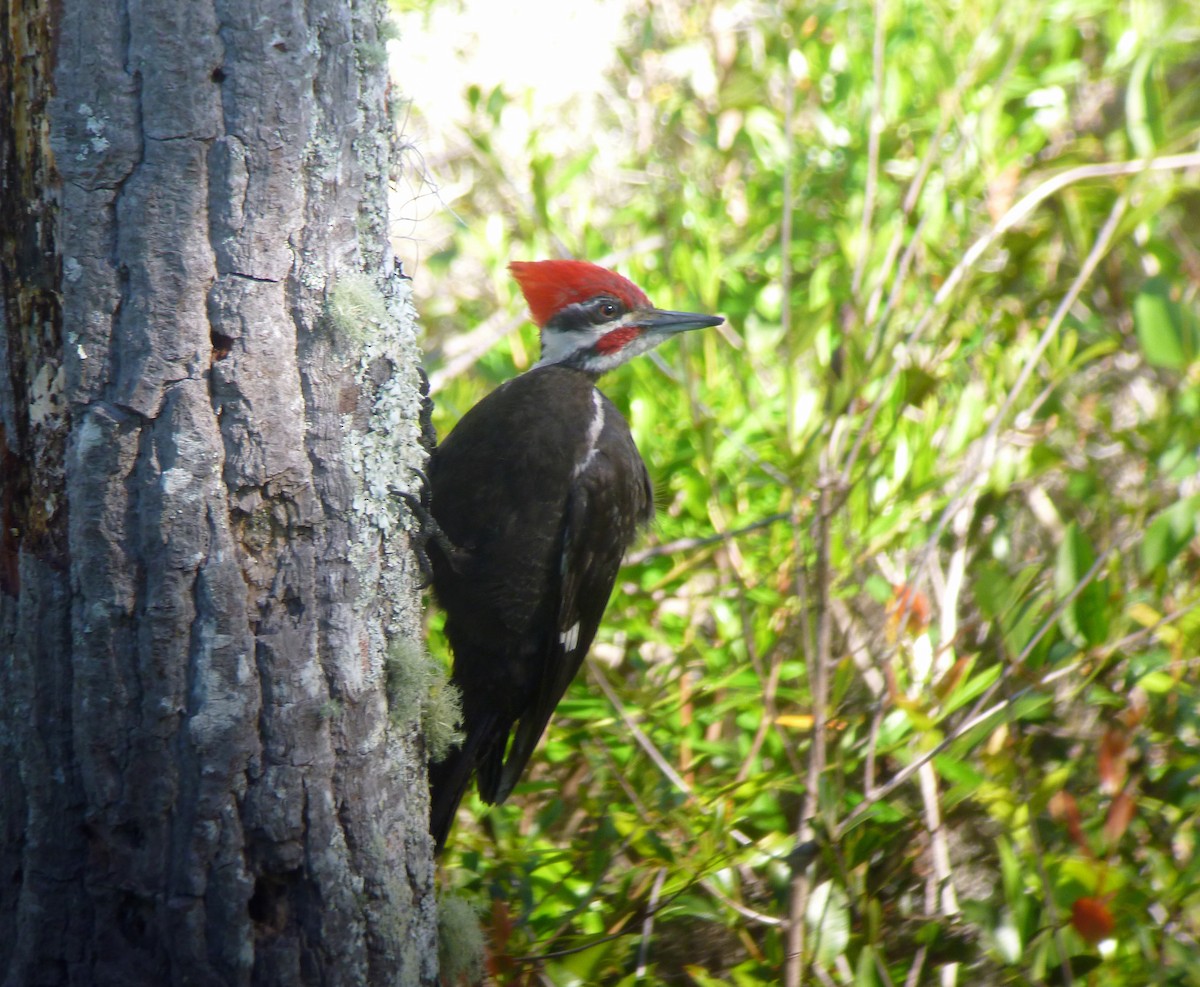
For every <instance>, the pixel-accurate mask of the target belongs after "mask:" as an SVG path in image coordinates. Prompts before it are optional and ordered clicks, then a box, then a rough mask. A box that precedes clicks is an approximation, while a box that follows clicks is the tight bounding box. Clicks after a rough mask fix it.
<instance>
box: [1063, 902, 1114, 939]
mask: <svg viewBox="0 0 1200 987" xmlns="http://www.w3.org/2000/svg"><path fill="white" fill-rule="evenodd" d="M1071 925H1073V926H1074V927H1075V931H1076V932H1078V933H1079V934H1080V935H1081V936H1083V938H1084V939H1086V940H1087V941H1088V942H1093V943H1094V942H1099V941H1100V940H1101V939H1107V938H1108V937H1109V936H1111V935H1112V933H1113V929H1115V928H1116V926H1117V923H1116V921H1115V920H1114V919H1113V917H1112V912H1110V911H1109V910H1108V906H1107V905H1106V904H1105V903H1104V902H1103V901H1101V900H1100V899H1099V898H1086V897H1085V898H1078V899H1076V901H1075V904H1073V905H1072V906H1071Z"/></svg>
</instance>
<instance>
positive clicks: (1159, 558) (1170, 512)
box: [1139, 496, 1200, 575]
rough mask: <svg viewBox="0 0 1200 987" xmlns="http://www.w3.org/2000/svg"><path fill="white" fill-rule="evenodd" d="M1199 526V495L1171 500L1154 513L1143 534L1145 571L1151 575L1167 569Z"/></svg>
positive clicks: (1142, 562)
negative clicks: (1173, 501) (1156, 513)
mask: <svg viewBox="0 0 1200 987" xmlns="http://www.w3.org/2000/svg"><path fill="white" fill-rule="evenodd" d="M1198 529H1200V496H1195V497H1188V498H1187V499H1186V500H1181V501H1179V503H1177V504H1172V505H1171V506H1170V507H1168V508H1167V509H1166V510H1165V511H1162V512H1160V513H1159V514H1158V515H1157V516H1155V518H1154V520H1153V521H1151V522H1150V524H1149V525H1148V526H1147V528H1146V534H1145V537H1143V538H1142V545H1141V551H1140V554H1139V558H1140V561H1141V566H1142V572H1143V573H1144V574H1145V575H1152V574H1154V573H1156V572H1161V571H1162V570H1163V569H1165V568H1166V567H1167V565H1168V563H1170V562H1171V560H1172V559H1174V558H1175V556H1176V555H1178V554H1179V553H1180V552H1182V551H1183V549H1184V548H1185V547H1186V546H1187V544H1188V542H1190V541H1191V540H1192V539H1193V538H1195V537H1196V533H1197V530H1198Z"/></svg>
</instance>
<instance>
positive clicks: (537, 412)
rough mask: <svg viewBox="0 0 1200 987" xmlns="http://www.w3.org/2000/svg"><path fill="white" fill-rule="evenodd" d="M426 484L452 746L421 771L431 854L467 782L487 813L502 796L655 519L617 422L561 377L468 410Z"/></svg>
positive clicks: (572, 379) (593, 393)
mask: <svg viewBox="0 0 1200 987" xmlns="http://www.w3.org/2000/svg"><path fill="white" fill-rule="evenodd" d="M548 408H553V409H554V413H553V415H547V409H548ZM598 416H602V421H601V422H599V427H597V425H598V422H597V418H598ZM497 436H503V437H504V441H502V442H498V441H497ZM477 477H486V478H487V480H486V482H478V480H477V479H476V478H477ZM429 483H430V492H431V510H432V513H433V516H434V518H435V519H436V520H437V522H438V524H439V526H440V527H441V529H442V532H443V533H444V534H445V535H446V537H447V539H448V540H449V541H450V542H451V543H452V544H453V545H454V550H453V552H452V554H451V556H449V557H448V555H447V553H446V552H445V551H443V550H442V548H440V547H439V546H438V544H437V543H436V542H431V543H430V546H429V559H430V563H431V565H432V568H433V587H434V591H435V592H436V594H437V596H438V600H439V602H440V603H441V605H442V606H443V608H444V609H445V610H446V636H447V637H448V639H449V641H450V646H451V648H452V649H453V651H454V656H455V660H454V675H453V677H454V680H455V682H456V684H458V685H459V688H460V689H461V691H462V694H463V728H464V732H465V734H466V739H465V740H464V742H463V744H462V746H461V747H460V748H459V749H458V750H455V751H453V752H451V754H450V755H449V756H448V757H447V758H446V759H445V760H443V761H442V762H440V763H439V764H435V765H431V767H430V788H431V798H432V811H431V822H430V831H431V832H432V834H433V836H434V839H435V841H436V845H437V847H438V849H439V850H440V849H441V847H442V846H443V845H444V843H445V840H446V836H447V834H448V833H449V830H450V825H451V823H452V822H453V818H454V813H455V810H456V809H457V807H458V803H459V801H460V800H461V798H462V796H463V793H464V792H465V790H466V786H467V783H468V781H469V779H470V776H471V773H472V770H475V771H477V773H478V778H479V792H480V795H481V796H482V797H483V799H484V800H485V801H486V802H489V803H495V802H503V801H504V799H505V798H507V796H508V794H509V792H511V791H512V788H513V785H514V784H516V781H517V779H518V778H519V777H520V775H521V772H522V771H523V770H524V768H525V765H526V763H527V762H528V760H529V757H530V755H531V754H532V753H533V750H534V748H535V747H536V746H537V742H538V738H540V737H541V735H542V732H543V731H544V730H545V728H546V724H547V722H548V721H549V719H550V715H551V714H552V713H553V712H554V708H555V706H557V705H558V701H559V700H560V699H561V698H562V696H563V693H564V692H565V691H566V689H567V686H568V685H569V684H570V683H571V680H572V679H573V678H574V677H575V674H576V672H577V671H578V670H579V666H580V664H581V663H582V661H583V658H584V656H585V655H586V654H587V651H588V648H589V647H590V646H591V643H592V639H593V638H594V637H595V635H596V629H597V628H598V627H599V625H600V618H601V617H602V616H603V614H604V608H605V606H606V605H607V603H608V599H609V596H610V595H611V593H612V588H613V584H614V582H615V581H616V578H617V571H618V569H619V568H620V565H621V558H622V556H623V555H624V553H625V551H626V549H627V548H628V547H629V545H630V543H631V542H632V541H633V539H634V537H635V535H636V534H637V529H638V526H639V525H640V524H643V523H646V522H649V521H650V520H651V518H652V517H653V495H652V489H651V485H650V477H649V475H648V474H647V472H646V467H645V464H644V463H643V462H642V457H641V455H640V454H639V453H638V450H637V446H636V445H635V444H634V441H633V436H632V435H631V434H630V432H629V427H628V425H627V424H626V423H625V420H624V418H623V417H622V416H621V414H620V412H618V411H617V409H616V407H615V406H614V405H613V404H612V402H611V401H609V400H608V398H606V397H605V396H604V395H603V394H601V393H600V392H599V391H598V390H597V389H596V387H595V385H594V383H593V380H592V377H591V376H590V375H589V374H587V373H584V372H582V371H579V370H574V369H569V368H566V367H561V366H548V367H541V368H538V369H535V370H531V371H529V372H528V373H526V374H523V375H522V376H520V377H517V378H514V379H513V380H510V381H508V382H507V383H505V384H503V385H501V386H500V387H499V388H497V389H496V390H495V391H493V392H492V393H491V394H490V395H488V397H486V398H485V399H484V400H482V401H480V402H479V404H477V405H476V406H475V407H474V408H472V409H471V411H469V412H468V413H467V414H466V415H465V416H464V417H463V419H462V421H461V422H459V424H458V426H457V427H456V428H455V429H454V430H453V431H452V432H451V433H450V435H449V436H447V438H446V439H445V441H444V442H443V443H442V444H441V445H440V446H438V448H437V449H436V450H435V452H434V454H433V456H432V458H431V460H430V464H429ZM548 522H549V523H548ZM510 738H511V743H510Z"/></svg>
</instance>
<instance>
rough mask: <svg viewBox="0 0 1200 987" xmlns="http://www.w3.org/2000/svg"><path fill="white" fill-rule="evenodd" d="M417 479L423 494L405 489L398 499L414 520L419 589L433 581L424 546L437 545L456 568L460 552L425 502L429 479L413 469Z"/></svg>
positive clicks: (414, 550) (413, 537)
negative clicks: (419, 578)
mask: <svg viewBox="0 0 1200 987" xmlns="http://www.w3.org/2000/svg"><path fill="white" fill-rule="evenodd" d="M415 472H416V474H417V477H418V479H419V480H420V481H421V489H422V491H423V492H426V493H425V496H421V495H418V494H415V493H409V492H408V491H407V490H405V491H401V492H400V499H401V500H403V501H404V503H405V504H406V505H407V506H408V511H409V513H410V514H411V515H412V516H413V520H414V521H416V522H417V523H416V525H415V527H414V529H413V532H412V547H413V552H414V553H415V554H416V556H417V565H418V566H419V567H420V570H421V586H420V588H421V589H425V587H427V586H428V585H429V584H430V583H431V582H433V566H432V565H431V564H430V562H429V553H428V551H426V546H427V545H428V544H429V543H430V542H431V541H432V542H433V543H434V544H435V545H437V547H438V550H439V551H440V552H441V553H442V555H443V556H444V557H445V559H446V561H447V562H449V563H450V566H451V568H455V569H456V568H457V567H458V566H457V559H458V557H459V555H460V554H461V553H460V552H459V549H458V548H457V547H456V546H455V544H454V542H452V541H451V540H450V539H449V537H448V536H447V535H446V532H444V531H443V530H442V526H441V525H440V524H438V523H437V518H435V517H434V516H433V514H432V512H431V511H430V510H429V507H428V505H427V503H426V500H427V497H428V494H427V491H428V490H429V481H428V480H426V478H425V474H424V473H422V472H421V471H420V470H416V471H415Z"/></svg>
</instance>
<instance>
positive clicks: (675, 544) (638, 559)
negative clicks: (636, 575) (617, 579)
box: [625, 511, 791, 565]
mask: <svg viewBox="0 0 1200 987" xmlns="http://www.w3.org/2000/svg"><path fill="white" fill-rule="evenodd" d="M789 517H791V515H790V514H789V513H787V512H786V511H781V512H780V513H778V514H769V515H767V517H764V518H760V519H759V520H757V521H752V522H751V523H750V524H747V525H745V526H744V527H741V528H734V529H733V530H732V531H718V532H716V533H715V534H711V535H705V536H704V537H703V538H677V539H675V541H669V542H665V543H663V544H661V545H647V546H646V547H645V548H643V549H641V550H640V551H637V552H634V553H632V554H631V555H627V556H626V557H625V564H626V565H639V564H641V563H642V562H645V561H646V560H647V559H653V558H657V557H658V556H660V555H671V554H672V553H674V552H691V551H693V550H694V549H697V548H704V547H706V546H708V545H715V544H717V543H718V542H726V541H732V540H733V539H734V538H740V537H741V536H742V535H745V534H749V533H750V532H751V531H758V530H759V529H760V528H767V527H770V526H771V525H772V524H775V523H777V522H779V521H786V520H787V519H788V518H789Z"/></svg>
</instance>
